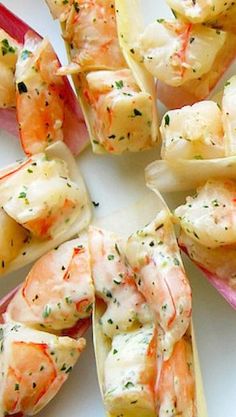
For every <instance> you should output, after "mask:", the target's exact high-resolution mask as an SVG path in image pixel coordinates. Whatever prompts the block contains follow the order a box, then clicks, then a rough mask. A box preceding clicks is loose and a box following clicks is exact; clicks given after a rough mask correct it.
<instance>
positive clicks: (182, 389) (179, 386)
mask: <svg viewBox="0 0 236 417" xmlns="http://www.w3.org/2000/svg"><path fill="white" fill-rule="evenodd" d="M192 356H193V353H192V347H191V339H190V340H188V336H187V335H185V336H184V337H183V338H182V339H180V340H179V341H178V342H177V343H176V344H175V346H174V350H173V353H172V355H171V357H170V358H169V359H168V360H167V361H166V362H164V363H163V366H162V370H161V375H160V379H159V382H158V390H157V404H158V416H159V417H166V416H167V415H168V416H169V417H175V416H181V417H193V416H195V415H196V404H195V384H194V374H193V357H192Z"/></svg>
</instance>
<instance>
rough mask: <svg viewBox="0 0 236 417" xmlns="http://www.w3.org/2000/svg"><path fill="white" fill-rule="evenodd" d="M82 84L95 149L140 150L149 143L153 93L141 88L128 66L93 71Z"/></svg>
mask: <svg viewBox="0 0 236 417" xmlns="http://www.w3.org/2000/svg"><path fill="white" fill-rule="evenodd" d="M86 80H87V83H86V84H85V86H84V88H83V95H84V97H85V100H86V101H87V103H88V104H89V105H90V106H91V108H92V114H91V119H92V126H93V135H94V140H93V142H92V144H93V148H94V150H95V151H97V152H104V150H105V151H108V152H110V153H117V154H119V153H121V152H123V151H125V150H129V151H134V152H135V151H140V150H143V149H148V148H150V147H151V146H152V145H153V143H152V118H153V102H152V97H151V96H150V95H149V94H147V93H145V92H141V91H140V89H139V87H138V85H137V83H136V81H135V79H134V77H133V76H132V73H131V71H130V70H129V69H124V70H120V71H115V72H112V71H98V72H92V73H90V74H88V75H87V77H86Z"/></svg>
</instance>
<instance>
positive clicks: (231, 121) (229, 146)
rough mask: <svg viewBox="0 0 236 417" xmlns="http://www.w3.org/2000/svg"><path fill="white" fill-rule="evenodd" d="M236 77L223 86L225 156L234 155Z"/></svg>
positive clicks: (235, 150)
mask: <svg viewBox="0 0 236 417" xmlns="http://www.w3.org/2000/svg"><path fill="white" fill-rule="evenodd" d="M235 103H236V76H234V77H231V78H230V79H229V80H228V81H227V82H226V84H225V88H224V95H223V99H222V118H223V125H224V131H225V144H226V156H232V155H236V122H235V117H236V110H235Z"/></svg>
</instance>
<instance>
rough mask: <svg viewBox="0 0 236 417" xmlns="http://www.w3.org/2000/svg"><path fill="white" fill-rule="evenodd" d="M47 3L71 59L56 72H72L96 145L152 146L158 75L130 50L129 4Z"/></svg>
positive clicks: (102, 148)
mask: <svg viewBox="0 0 236 417" xmlns="http://www.w3.org/2000/svg"><path fill="white" fill-rule="evenodd" d="M46 3H47V4H48V6H49V8H50V11H51V13H52V16H53V17H54V18H55V19H59V20H60V22H61V27H62V33H63V38H64V40H65V42H66V46H67V50H68V55H69V60H70V63H69V64H68V65H67V66H64V67H62V68H60V69H59V70H58V73H59V74H73V80H74V83H75V86H76V89H77V91H78V95H79V98H80V102H81V105H82V108H83V111H84V117H85V120H86V122H87V127H88V130H89V133H90V139H91V143H92V148H93V151H94V152H95V153H104V152H109V153H114V154H121V153H122V152H124V151H126V150H128V151H133V152H137V151H141V150H145V149H149V148H150V147H152V146H154V145H155V144H156V142H157V136H158V131H157V116H156V103H155V91H154V81H153V78H152V77H151V76H150V75H149V74H148V73H147V71H146V70H145V69H144V68H143V67H142V66H140V65H139V66H138V68H137V64H136V63H135V64H134V63H133V58H132V57H130V55H132V53H131V52H130V51H128V52H127V45H126V43H125V42H124V35H123V32H125V31H127V22H126V21H125V13H128V11H129V9H128V8H127V10H126V9H125V10H123V8H124V7H126V6H125V5H124V4H123V2H119V1H114V0H113V1H107V0H99V1H95V2H91V1H90V0H86V1H84V0H79V1H77V2H76V3H75V2H73V1H68V2H59V1H56V2H55V1H54V0H53V1H52V0H47V1H46ZM136 7H137V5H136ZM136 30H138V27H137V28H136Z"/></svg>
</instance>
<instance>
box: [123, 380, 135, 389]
mask: <svg viewBox="0 0 236 417" xmlns="http://www.w3.org/2000/svg"><path fill="white" fill-rule="evenodd" d="M132 387H134V384H133V382H131V381H129V382H127V383H126V384H125V388H127V389H129V388H132Z"/></svg>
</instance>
